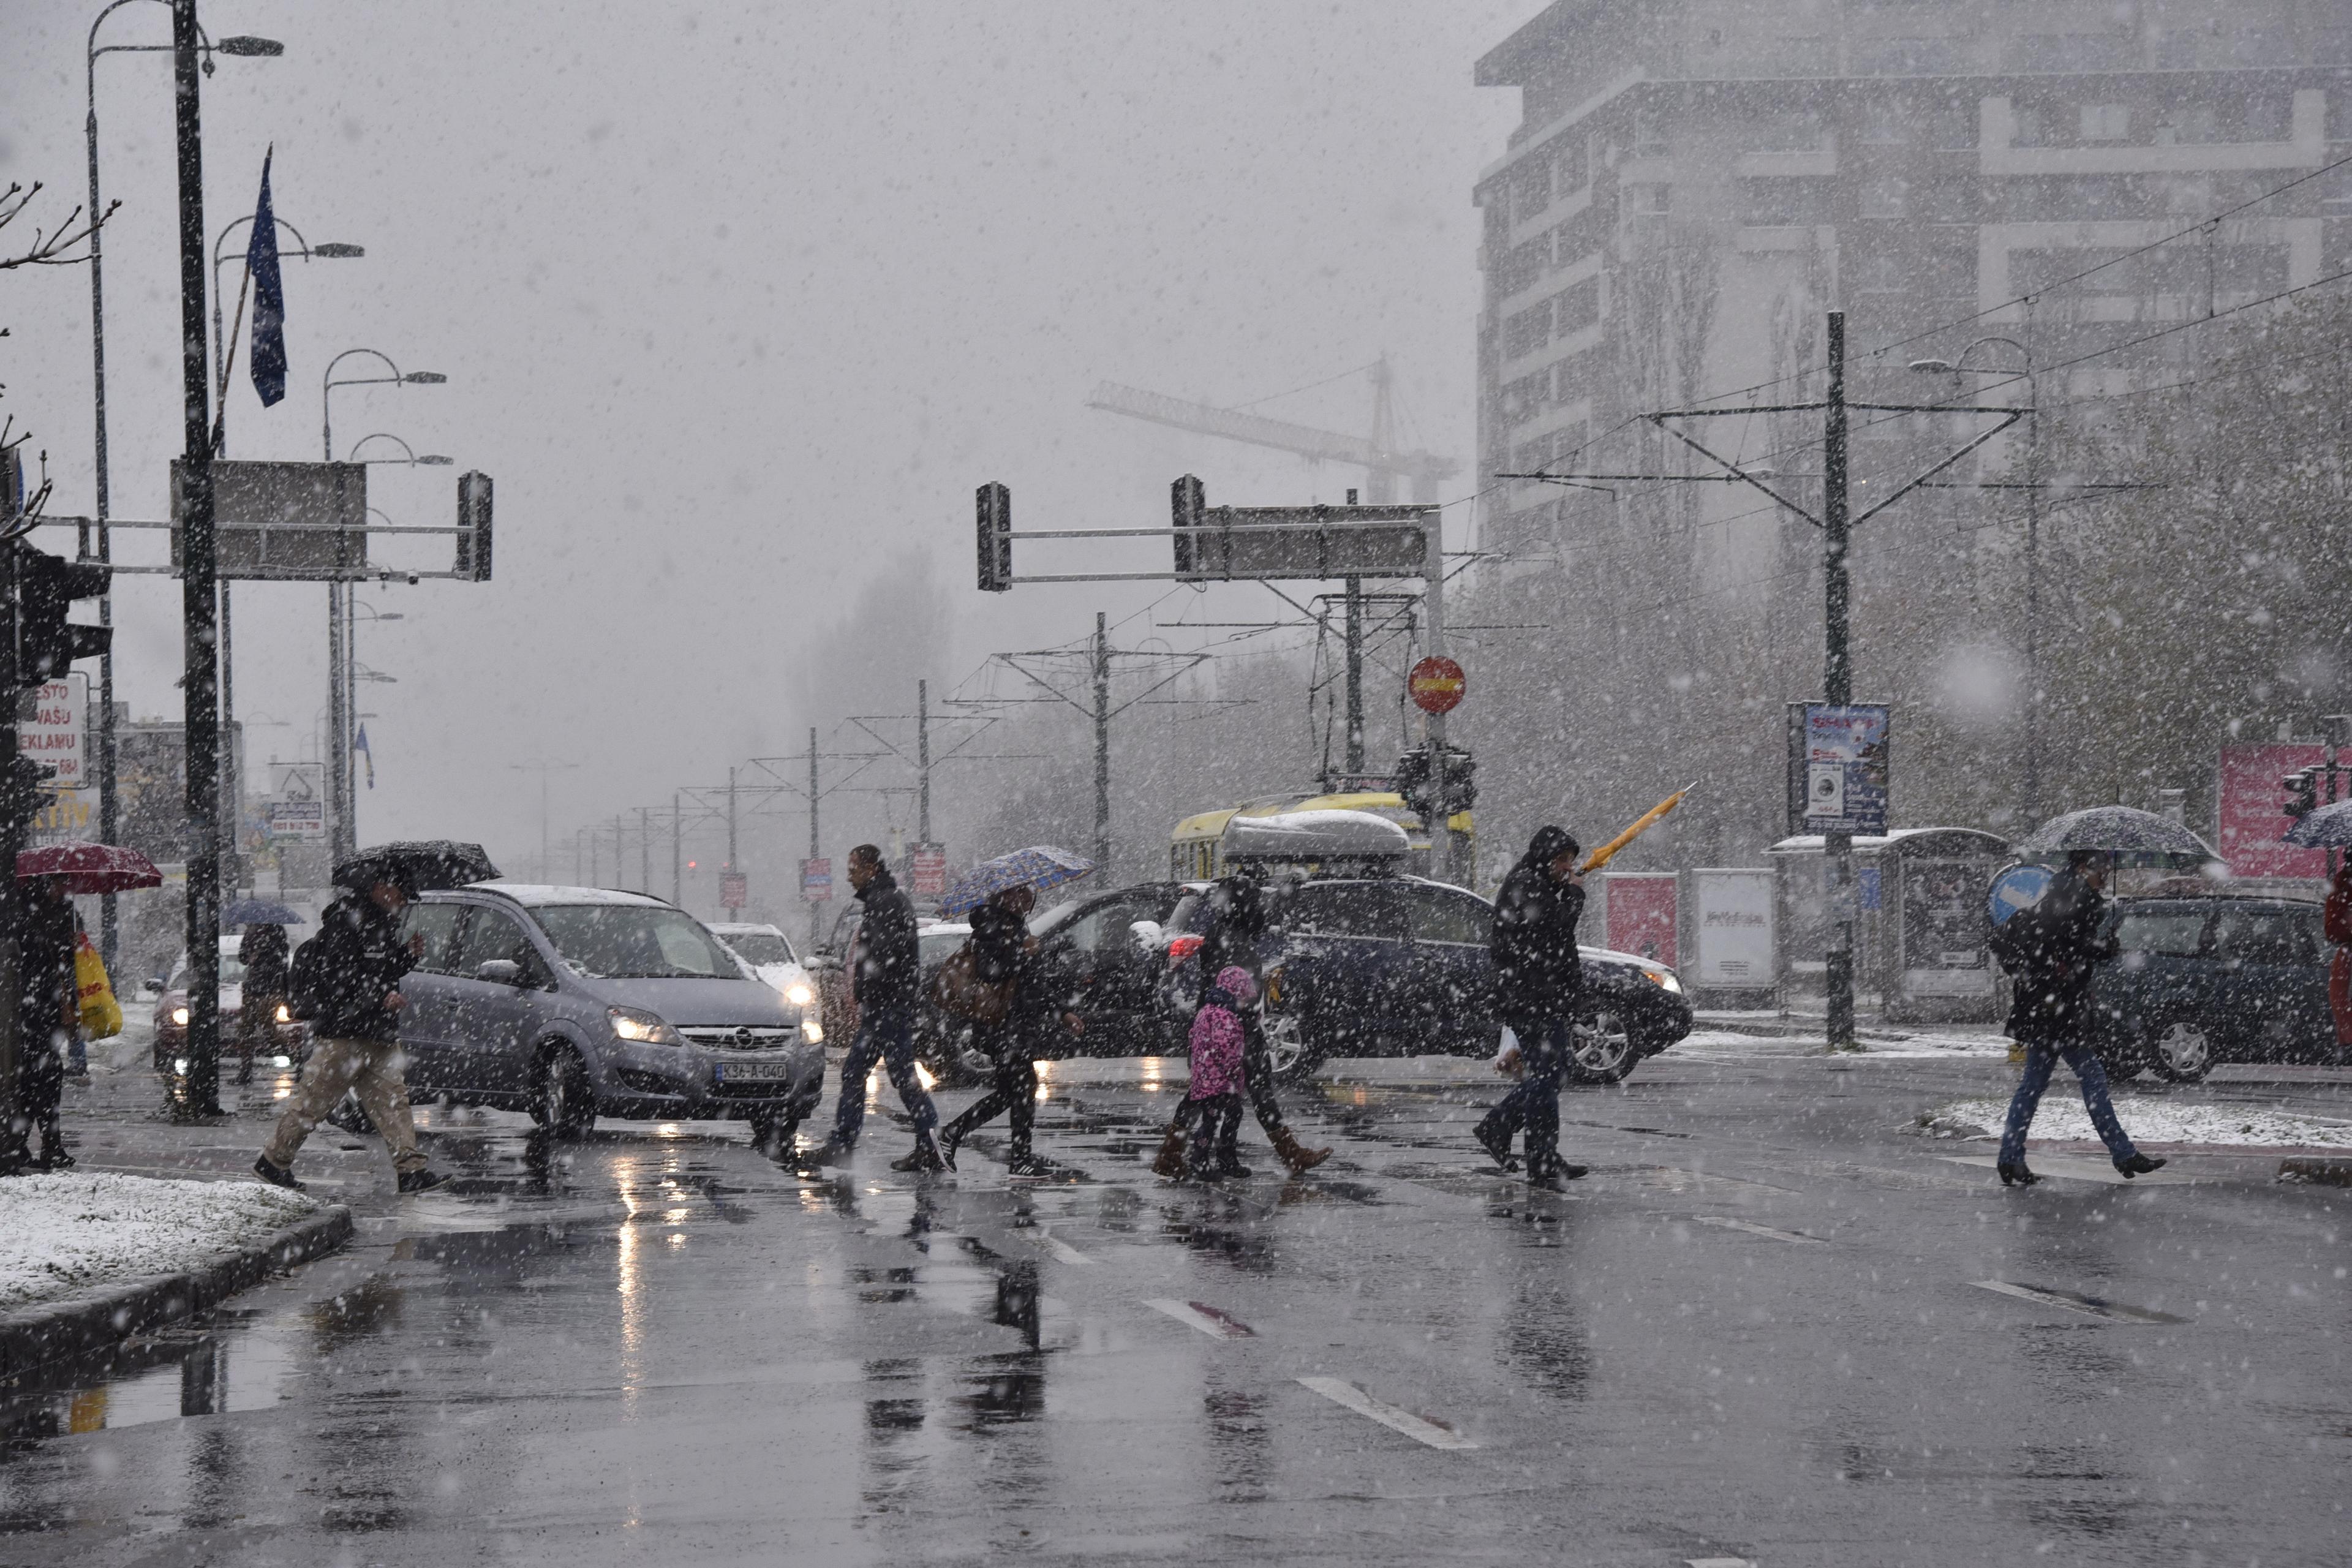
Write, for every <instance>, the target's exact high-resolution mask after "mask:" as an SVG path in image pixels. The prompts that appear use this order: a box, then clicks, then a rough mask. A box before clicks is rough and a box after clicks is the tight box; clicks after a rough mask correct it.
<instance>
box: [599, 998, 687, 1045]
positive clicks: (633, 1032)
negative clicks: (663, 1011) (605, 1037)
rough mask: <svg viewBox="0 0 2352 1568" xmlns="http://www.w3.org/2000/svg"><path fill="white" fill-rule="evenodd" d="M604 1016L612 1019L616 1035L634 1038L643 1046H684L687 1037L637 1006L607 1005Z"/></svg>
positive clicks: (626, 1038) (625, 1038)
mask: <svg viewBox="0 0 2352 1568" xmlns="http://www.w3.org/2000/svg"><path fill="white" fill-rule="evenodd" d="M604 1016H605V1017H606V1018H608V1019H610V1020H611V1021H612V1025H613V1033H614V1037H617V1038H620V1039H624V1040H633V1041H635V1042H636V1043H637V1044H638V1045H641V1046H682V1045H684V1044H686V1040H685V1038H684V1037H682V1036H680V1035H679V1034H678V1032H677V1030H676V1029H673V1028H671V1027H670V1026H669V1025H668V1024H667V1023H665V1022H664V1021H663V1020H662V1019H661V1018H659V1017H657V1016H655V1015H654V1014H651V1013H643V1012H639V1011H638V1010H637V1009H636V1008H635V1007H607V1008H605V1009H604Z"/></svg>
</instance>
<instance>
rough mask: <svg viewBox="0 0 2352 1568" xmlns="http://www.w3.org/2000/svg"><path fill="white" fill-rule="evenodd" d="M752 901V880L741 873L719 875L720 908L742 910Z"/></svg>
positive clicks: (722, 872)
mask: <svg viewBox="0 0 2352 1568" xmlns="http://www.w3.org/2000/svg"><path fill="white" fill-rule="evenodd" d="M750 902H751V878H750V877H748V876H747V875H745V874H744V873H743V872H740V871H721V872H719V908H720V909H723V910H740V909H741V908H742V907H743V906H744V905H745V904H748V903H750Z"/></svg>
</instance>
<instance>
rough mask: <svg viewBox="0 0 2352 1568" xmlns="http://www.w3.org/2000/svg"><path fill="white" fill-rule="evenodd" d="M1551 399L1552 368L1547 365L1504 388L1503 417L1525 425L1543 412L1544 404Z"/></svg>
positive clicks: (1515, 423)
mask: <svg viewBox="0 0 2352 1568" xmlns="http://www.w3.org/2000/svg"><path fill="white" fill-rule="evenodd" d="M1550 401H1551V370H1550V368H1549V366H1547V367H1545V368H1544V369H1543V370H1541V371H1538V373H1537V374H1534V375H1523V376H1521V377H1520V378H1519V379H1518V380H1517V381H1514V382H1512V383H1510V384H1507V385H1506V386H1505V387H1504V388H1503V417H1504V418H1505V419H1506V420H1507V421H1509V422H1510V423H1511V424H1513V425H1524V424H1526V423H1527V422H1528V420H1530V419H1532V418H1534V417H1535V416H1537V415H1538V414H1540V413H1542V412H1543V409H1544V405H1546V404H1547V403H1549V402H1550Z"/></svg>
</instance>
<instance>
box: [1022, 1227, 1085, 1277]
mask: <svg viewBox="0 0 2352 1568" xmlns="http://www.w3.org/2000/svg"><path fill="white" fill-rule="evenodd" d="M1029 1239H1030V1240H1032V1241H1034V1242H1035V1243H1036V1244H1037V1245H1038V1246H1040V1247H1044V1248H1045V1250H1046V1251H1048V1252H1050V1253H1052V1254H1053V1255H1054V1256H1055V1257H1056V1258H1060V1259H1061V1260H1062V1261H1063V1262H1065V1263H1073V1264H1076V1265H1077V1266H1078V1267H1080V1268H1093V1267H1094V1266H1095V1260H1094V1259H1093V1258H1088V1257H1087V1255H1086V1254H1085V1253H1083V1252H1080V1251H1079V1250H1078V1249H1077V1248H1076V1247H1072V1246H1071V1245H1070V1244H1069V1243H1068V1242H1066V1241H1064V1240H1063V1239H1062V1238H1061V1237H1058V1236H1055V1234H1054V1233H1053V1232H1052V1231H1049V1230H1041V1231H1039V1232H1038V1233H1037V1234H1036V1235H1035V1236H1033V1237H1030V1238H1029Z"/></svg>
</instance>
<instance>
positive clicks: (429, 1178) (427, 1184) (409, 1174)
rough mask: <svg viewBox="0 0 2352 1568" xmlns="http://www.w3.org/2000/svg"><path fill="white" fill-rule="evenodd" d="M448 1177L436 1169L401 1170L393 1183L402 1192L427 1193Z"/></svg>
mask: <svg viewBox="0 0 2352 1568" xmlns="http://www.w3.org/2000/svg"><path fill="white" fill-rule="evenodd" d="M448 1179H449V1178H448V1177H447V1176H446V1175H443V1174H442V1173H440V1172H438V1171H403V1172H401V1173H400V1176H399V1178H398V1180H396V1181H395V1182H394V1184H393V1185H394V1187H395V1188H397V1189H398V1190H399V1191H401V1192H404V1193H429V1192H431V1191H432V1190H433V1189H434V1188H436V1187H437V1186H439V1185H440V1184H442V1183H444V1182H446V1181H447V1180H448Z"/></svg>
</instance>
